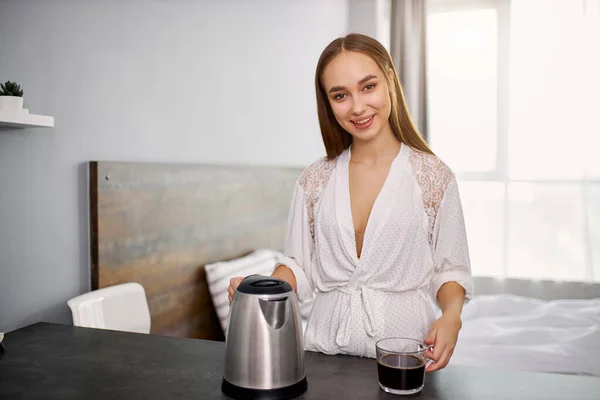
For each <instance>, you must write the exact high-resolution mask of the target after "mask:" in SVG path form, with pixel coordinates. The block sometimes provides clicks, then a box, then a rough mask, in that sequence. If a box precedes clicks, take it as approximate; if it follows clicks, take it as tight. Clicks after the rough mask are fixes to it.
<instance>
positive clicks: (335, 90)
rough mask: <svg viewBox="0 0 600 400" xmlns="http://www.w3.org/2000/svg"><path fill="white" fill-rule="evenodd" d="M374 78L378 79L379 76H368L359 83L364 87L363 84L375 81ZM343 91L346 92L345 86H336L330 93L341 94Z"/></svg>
mask: <svg viewBox="0 0 600 400" xmlns="http://www.w3.org/2000/svg"><path fill="white" fill-rule="evenodd" d="M373 78H377V76H375V75H367V76H365V77H364V78H362V79H361V80H360V81H358V84H359V85H362V84H363V83H365V82H367V81H369V80H371V79H373ZM342 90H346V88H345V87H343V86H334V87H332V88H331V89H329V93H333V92H341V91H342Z"/></svg>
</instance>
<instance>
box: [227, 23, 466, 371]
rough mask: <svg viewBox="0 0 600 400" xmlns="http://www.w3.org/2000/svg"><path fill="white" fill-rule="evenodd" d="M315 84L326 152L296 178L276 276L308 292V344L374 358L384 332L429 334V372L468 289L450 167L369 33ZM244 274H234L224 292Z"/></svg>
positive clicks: (346, 43)
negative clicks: (420, 128)
mask: <svg viewBox="0 0 600 400" xmlns="http://www.w3.org/2000/svg"><path fill="white" fill-rule="evenodd" d="M315 85H316V92H317V105H318V114H319V122H320V126H321V133H322V136H323V142H324V144H325V149H326V151H327V157H326V158H324V159H322V160H319V161H317V162H316V163H314V164H312V165H311V166H309V167H308V168H307V169H306V170H305V171H304V172H303V173H302V175H301V177H300V178H299V179H298V181H297V183H296V187H295V190H294V194H293V200H292V206H291V212H290V217H289V224H288V232H287V237H286V243H285V250H284V253H285V256H286V257H285V258H283V259H282V260H281V262H280V264H279V265H278V266H277V267H276V269H275V271H274V272H273V274H272V276H275V277H278V278H280V279H283V280H285V281H287V282H288V283H290V285H291V286H292V287H293V288H294V289H295V290H296V292H297V294H298V298H299V300H300V301H301V302H305V301H309V300H312V299H313V298H314V304H313V308H312V312H311V315H310V318H309V320H308V325H307V327H306V332H305V346H306V349H307V350H310V351H319V352H323V353H326V354H350V355H357V356H365V357H375V343H376V342H377V341H378V340H379V339H382V338H385V337H394V336H402V337H411V338H416V339H421V340H423V339H424V340H425V343H426V344H433V345H434V348H433V351H430V352H429V354H428V356H429V357H430V358H431V359H433V360H434V361H435V362H434V363H432V364H431V365H429V367H428V371H434V370H437V369H440V368H443V367H445V366H446V364H447V363H448V361H449V359H450V357H451V356H452V351H453V349H454V346H455V345H456V341H457V338H458V333H459V330H460V328H461V318H460V314H461V311H462V306H463V303H464V302H465V300H466V301H468V300H469V299H470V298H471V297H472V282H471V273H470V262H469V253H468V246H467V240H466V233H465V226H464V220H463V213H462V208H461V202H460V198H459V193H458V188H457V184H456V179H455V177H454V174H453V173H452V171H451V170H450V169H449V168H448V167H447V166H446V165H445V164H444V163H443V162H442V161H441V160H440V159H439V158H438V157H436V156H435V155H434V154H433V153H432V151H431V150H430V149H429V148H428V146H427V144H426V143H425V141H424V140H423V139H422V137H421V136H420V135H419V133H418V132H417V130H416V129H415V127H414V125H413V123H412V121H411V118H410V116H409V113H408V110H407V107H406V103H405V99H404V95H403V93H402V88H401V86H400V82H399V80H398V76H397V73H396V70H395V68H394V65H393V63H392V60H391V58H390V56H389V54H388V52H387V51H386V49H385V48H384V47H383V46H382V45H381V44H380V43H379V42H377V41H376V40H374V39H372V38H370V37H368V36H364V35H359V34H350V35H348V36H346V37H344V38H338V39H336V40H334V41H333V42H332V43H330V44H329V46H327V48H326V49H325V50H324V51H323V54H322V55H321V58H320V59H319V62H318V65H317V71H316V79H315ZM241 279H242V278H234V279H232V281H231V285H230V287H229V296H230V301H231V298H232V296H233V293H234V292H235V289H236V288H237V286H238V285H239V283H240V281H241ZM431 300H434V301H436V300H437V302H438V304H439V307H440V309H441V310H442V315H441V317H440V318H439V319H437V320H436V319H435V313H434V308H433V304H432V301H431Z"/></svg>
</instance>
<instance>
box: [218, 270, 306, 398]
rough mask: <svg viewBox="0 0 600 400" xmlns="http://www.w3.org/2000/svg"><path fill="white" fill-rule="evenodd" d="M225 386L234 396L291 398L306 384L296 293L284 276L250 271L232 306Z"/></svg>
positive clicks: (225, 389) (229, 318) (227, 338)
mask: <svg viewBox="0 0 600 400" xmlns="http://www.w3.org/2000/svg"><path fill="white" fill-rule="evenodd" d="M227 327H228V328H227V337H226V340H225V343H226V344H225V345H226V350H225V370H224V374H223V382H222V387H221V389H222V391H223V393H225V394H226V395H228V396H229V397H232V398H235V399H289V398H293V397H297V396H300V395H301V394H302V393H304V392H305V391H306V389H307V387H308V386H307V382H306V373H305V368H304V341H303V337H302V335H303V333H302V321H301V319H300V311H299V308H298V299H297V297H296V293H295V292H294V290H293V289H292V287H291V286H290V284H289V283H287V282H284V281H282V280H281V279H277V278H273V277H269V276H260V275H252V276H249V277H247V278H245V279H244V280H243V281H242V282H241V283H240V285H239V286H238V288H237V290H236V292H235V294H234V296H233V300H232V302H231V308H230V311H229V317H228V322H227Z"/></svg>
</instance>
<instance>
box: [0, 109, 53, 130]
mask: <svg viewBox="0 0 600 400" xmlns="http://www.w3.org/2000/svg"><path fill="white" fill-rule="evenodd" d="M53 126H54V117H48V116H46V115H35V114H29V113H27V112H21V113H19V114H16V113H7V112H2V111H0V128H1V129H7V128H13V129H22V128H38V127H47V128H51V127H53Z"/></svg>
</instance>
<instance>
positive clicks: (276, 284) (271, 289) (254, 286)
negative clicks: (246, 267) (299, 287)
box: [237, 275, 293, 294]
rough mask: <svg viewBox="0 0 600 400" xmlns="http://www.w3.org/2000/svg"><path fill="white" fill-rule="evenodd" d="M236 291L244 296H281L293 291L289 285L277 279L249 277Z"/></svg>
mask: <svg viewBox="0 0 600 400" xmlns="http://www.w3.org/2000/svg"><path fill="white" fill-rule="evenodd" d="M237 291H238V292H240V293H246V294H283V293H288V292H291V291H293V289H292V286H291V285H290V284H289V283H287V282H286V281H283V280H281V279H279V278H274V277H272V276H261V275H250V276H248V277H246V278H245V279H244V280H243V281H242V282H241V283H240V285H239V286H238V288H237Z"/></svg>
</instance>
